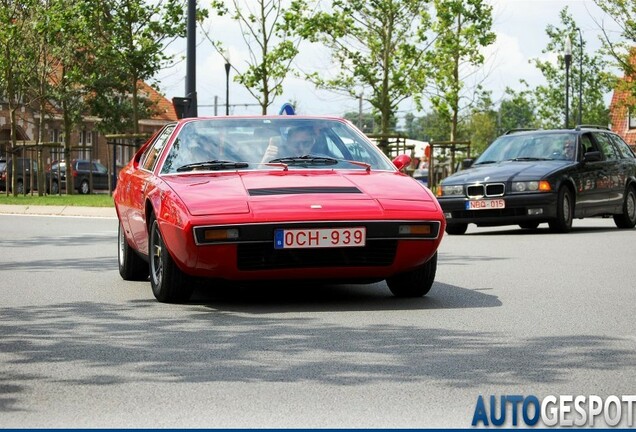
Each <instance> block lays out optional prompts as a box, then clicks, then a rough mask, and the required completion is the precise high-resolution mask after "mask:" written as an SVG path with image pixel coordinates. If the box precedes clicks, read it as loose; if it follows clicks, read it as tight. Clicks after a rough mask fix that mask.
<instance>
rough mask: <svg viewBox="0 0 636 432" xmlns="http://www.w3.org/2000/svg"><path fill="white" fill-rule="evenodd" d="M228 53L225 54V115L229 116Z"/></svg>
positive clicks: (229, 65)
mask: <svg viewBox="0 0 636 432" xmlns="http://www.w3.org/2000/svg"><path fill="white" fill-rule="evenodd" d="M231 66H232V65H231V64H230V52H229V51H226V52H225V115H226V116H229V115H230V67H231Z"/></svg>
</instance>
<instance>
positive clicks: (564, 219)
mask: <svg viewBox="0 0 636 432" xmlns="http://www.w3.org/2000/svg"><path fill="white" fill-rule="evenodd" d="M556 210H557V211H556V218H555V219H554V220H552V221H550V222H548V225H550V229H551V230H552V231H553V232H557V233H567V232H570V230H572V218H573V216H574V201H573V200H572V192H570V189H569V188H568V187H566V186H563V187H561V189H559V196H558V198H557V209H556Z"/></svg>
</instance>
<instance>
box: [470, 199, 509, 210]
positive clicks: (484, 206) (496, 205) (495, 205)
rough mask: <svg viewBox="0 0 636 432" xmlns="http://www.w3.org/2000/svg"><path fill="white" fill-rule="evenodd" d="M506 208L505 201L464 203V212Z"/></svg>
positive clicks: (493, 200) (492, 200)
mask: <svg viewBox="0 0 636 432" xmlns="http://www.w3.org/2000/svg"><path fill="white" fill-rule="evenodd" d="M502 208H506V201H504V200H502V199H491V200H472V201H466V210H492V209H502Z"/></svg>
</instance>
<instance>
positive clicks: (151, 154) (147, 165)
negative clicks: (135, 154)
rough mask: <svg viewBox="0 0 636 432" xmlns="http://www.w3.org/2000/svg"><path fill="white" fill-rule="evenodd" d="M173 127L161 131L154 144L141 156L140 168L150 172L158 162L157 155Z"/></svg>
mask: <svg viewBox="0 0 636 432" xmlns="http://www.w3.org/2000/svg"><path fill="white" fill-rule="evenodd" d="M174 127H175V125H169V126H166V128H165V129H164V130H162V131H161V133H160V134H159V136H158V137H157V139H156V140H155V142H154V143H152V144H151V145H150V146H149V147H148V149H147V150H146V153H145V154H144V155H142V156H141V166H143V167H144V169H146V170H148V171H152V170H153V169H154V167H155V165H156V164H157V161H158V160H159V155H160V154H161V150H163V147H164V146H165V145H166V143H167V142H168V138H169V137H170V135H171V134H172V131H173V130H174Z"/></svg>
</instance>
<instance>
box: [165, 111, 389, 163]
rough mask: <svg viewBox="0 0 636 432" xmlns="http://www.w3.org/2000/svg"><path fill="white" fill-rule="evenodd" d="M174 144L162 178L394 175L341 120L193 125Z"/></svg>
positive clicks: (264, 119)
mask: <svg viewBox="0 0 636 432" xmlns="http://www.w3.org/2000/svg"><path fill="white" fill-rule="evenodd" d="M170 142H171V144H169V146H168V150H167V152H168V153H167V155H166V157H165V159H164V161H163V165H162V167H161V173H162V174H173V173H188V172H192V171H220V170H225V171H227V170H232V171H235V170H241V171H249V170H264V169H266V170H280V169H329V170H334V169H348V170H364V169H368V168H369V169H372V170H395V169H396V168H395V166H394V165H393V164H392V163H391V161H390V160H389V159H388V158H387V157H386V156H384V154H383V153H382V152H381V151H380V150H379V149H378V148H377V146H376V145H375V144H373V143H372V142H371V141H370V140H369V139H368V138H367V137H366V136H364V135H363V134H362V133H360V132H359V131H358V130H357V129H355V128H354V127H352V126H351V125H350V124H349V123H348V122H346V121H341V120H338V119H318V118H300V117H295V116H280V118H269V117H259V118H247V117H246V118H233V119H193V120H191V121H188V122H186V123H185V124H183V126H182V127H181V128H175V132H174V137H172V138H170ZM159 146H161V143H159V142H158V143H157V147H159ZM352 162H355V163H352Z"/></svg>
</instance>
